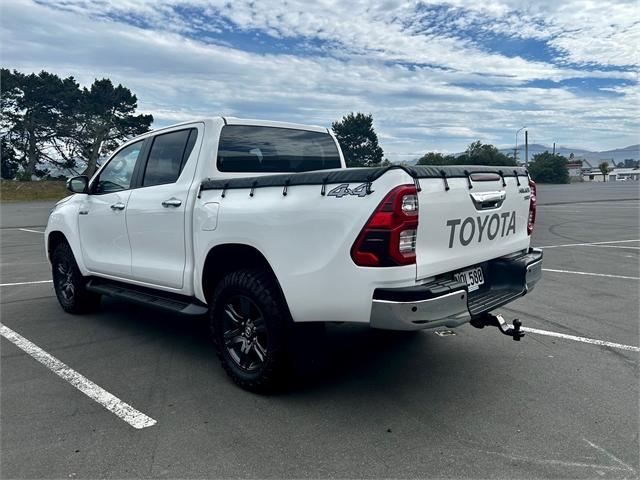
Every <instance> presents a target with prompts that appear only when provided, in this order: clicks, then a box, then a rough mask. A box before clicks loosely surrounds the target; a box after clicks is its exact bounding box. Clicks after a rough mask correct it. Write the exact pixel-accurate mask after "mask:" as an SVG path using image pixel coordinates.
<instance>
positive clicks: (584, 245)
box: [538, 238, 640, 248]
mask: <svg viewBox="0 0 640 480" xmlns="http://www.w3.org/2000/svg"><path fill="white" fill-rule="evenodd" d="M630 242H640V238H639V239H635V240H611V241H609V242H590V243H565V244H564V245H546V246H544V247H538V248H562V247H590V246H592V245H607V244H610V243H630Z"/></svg>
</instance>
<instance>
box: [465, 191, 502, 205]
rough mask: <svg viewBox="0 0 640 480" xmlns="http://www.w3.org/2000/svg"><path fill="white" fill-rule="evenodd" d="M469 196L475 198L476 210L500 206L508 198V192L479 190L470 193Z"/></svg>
mask: <svg viewBox="0 0 640 480" xmlns="http://www.w3.org/2000/svg"><path fill="white" fill-rule="evenodd" d="M469 196H470V197H471V200H473V204H474V205H475V207H476V210H489V209H492V208H500V207H501V206H502V202H504V199H505V198H507V192H505V191H504V190H498V191H497V192H477V193H470V194H469Z"/></svg>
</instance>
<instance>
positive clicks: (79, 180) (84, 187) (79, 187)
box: [67, 175, 89, 193]
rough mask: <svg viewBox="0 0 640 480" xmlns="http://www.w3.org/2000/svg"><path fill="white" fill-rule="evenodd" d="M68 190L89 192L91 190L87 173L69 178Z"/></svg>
mask: <svg viewBox="0 0 640 480" xmlns="http://www.w3.org/2000/svg"><path fill="white" fill-rule="evenodd" d="M67 190H69V191H70V192H72V193H88V190H89V177H87V176H86V175H79V176H77V177H73V178H70V179H69V180H67Z"/></svg>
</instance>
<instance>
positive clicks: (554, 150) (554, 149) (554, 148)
mask: <svg viewBox="0 0 640 480" xmlns="http://www.w3.org/2000/svg"><path fill="white" fill-rule="evenodd" d="M553 156H554V157H555V156H556V142H553Z"/></svg>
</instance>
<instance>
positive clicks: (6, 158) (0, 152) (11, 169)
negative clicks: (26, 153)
mask: <svg viewBox="0 0 640 480" xmlns="http://www.w3.org/2000/svg"><path fill="white" fill-rule="evenodd" d="M0 164H1V167H2V170H1V172H0V173H1V175H0V176H1V177H2V178H3V179H5V180H13V179H14V178H16V173H18V168H19V166H20V163H19V162H18V158H17V157H16V153H15V151H14V149H13V147H12V146H11V145H10V144H9V142H8V141H7V139H6V138H5V137H4V136H3V137H2V138H0Z"/></svg>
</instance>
